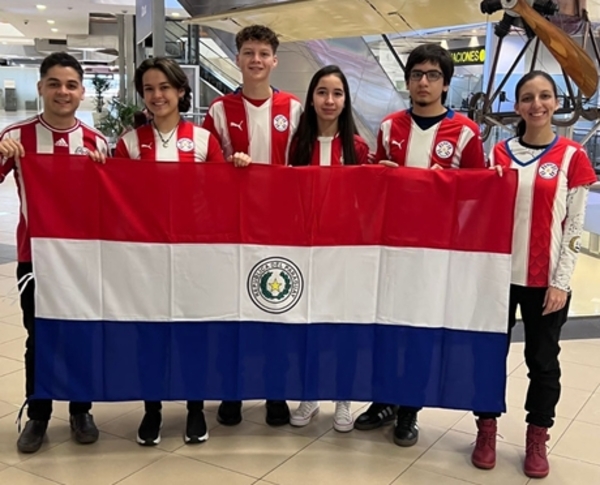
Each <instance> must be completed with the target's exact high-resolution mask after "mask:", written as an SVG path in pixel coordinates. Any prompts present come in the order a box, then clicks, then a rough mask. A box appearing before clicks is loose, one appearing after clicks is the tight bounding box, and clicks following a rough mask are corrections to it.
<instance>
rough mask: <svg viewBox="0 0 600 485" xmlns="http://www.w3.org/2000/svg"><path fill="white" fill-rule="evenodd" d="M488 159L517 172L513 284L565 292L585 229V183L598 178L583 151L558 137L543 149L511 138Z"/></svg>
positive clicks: (572, 142)
mask: <svg viewBox="0 0 600 485" xmlns="http://www.w3.org/2000/svg"><path fill="white" fill-rule="evenodd" d="M490 163H491V164H492V165H501V166H502V167H504V168H506V169H509V168H513V169H517V170H518V171H519V185H518V190H517V200H516V209H515V229H514V235H513V248H512V283H513V284H515V285H521V286H532V287H547V286H550V285H552V286H556V287H558V288H560V289H564V290H568V287H569V280H570V277H571V275H572V273H573V270H574V268H575V260H576V254H577V252H578V251H579V238H580V236H581V230H582V227H583V216H584V211H585V200H586V197H587V190H586V189H583V187H585V186H587V185H590V184H592V183H594V182H596V180H597V178H596V174H595V173H594V170H593V169H592V165H591V163H590V160H589V159H588V157H587V155H586V153H585V150H584V149H583V148H582V147H581V145H579V144H577V143H575V142H574V141H571V140H568V139H566V138H563V137H558V136H557V137H556V138H555V140H554V141H553V142H552V143H551V144H550V145H549V146H548V147H546V148H544V149H539V148H537V149H536V148H535V147H530V146H527V145H524V144H523V143H522V142H520V141H519V139H518V138H512V139H510V140H507V141H503V142H501V143H498V144H497V145H496V146H495V147H494V149H493V151H492V154H491V156H490ZM567 222H568V223H567Z"/></svg>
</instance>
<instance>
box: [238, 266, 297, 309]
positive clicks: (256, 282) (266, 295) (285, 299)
mask: <svg viewBox="0 0 600 485" xmlns="http://www.w3.org/2000/svg"><path fill="white" fill-rule="evenodd" d="M303 291H304V278H303V277H302V273H301V272H300V268H298V266H296V265H295V264H294V263H293V262H292V261H290V260H289V259H286V258H280V257H272V258H267V259H263V260H262V261H260V262H258V263H257V264H256V265H255V266H254V268H252V271H250V274H249V275H248V294H249V295H250V299H251V300H252V302H253V303H254V304H255V305H256V306H257V307H258V308H260V309H261V310H263V311H265V312H267V313H275V314H278V313H285V312H287V311H289V310H291V309H292V308H293V307H294V306H295V305H296V303H298V301H299V300H300V298H301V297H302V292H303Z"/></svg>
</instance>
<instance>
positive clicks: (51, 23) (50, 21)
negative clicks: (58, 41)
mask: <svg viewBox="0 0 600 485" xmlns="http://www.w3.org/2000/svg"><path fill="white" fill-rule="evenodd" d="M46 22H48V23H49V24H50V25H54V24H55V23H56V22H55V21H54V20H46Z"/></svg>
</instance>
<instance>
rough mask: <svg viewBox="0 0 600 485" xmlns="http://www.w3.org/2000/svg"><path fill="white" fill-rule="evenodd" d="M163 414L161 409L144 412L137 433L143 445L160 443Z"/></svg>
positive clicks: (139, 441) (138, 440) (138, 439)
mask: <svg viewBox="0 0 600 485" xmlns="http://www.w3.org/2000/svg"><path fill="white" fill-rule="evenodd" d="M161 427H162V415H161V413H160V412H159V411H149V412H147V413H146V414H144V418H143V419H142V422H141V423H140V427H139V428H138V434H137V442H138V443H139V444H140V445H142V446H155V445H157V444H159V443H160V428H161Z"/></svg>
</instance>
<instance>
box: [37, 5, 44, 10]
mask: <svg viewBox="0 0 600 485" xmlns="http://www.w3.org/2000/svg"><path fill="white" fill-rule="evenodd" d="M35 8H37V9H38V10H46V5H36V6H35Z"/></svg>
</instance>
